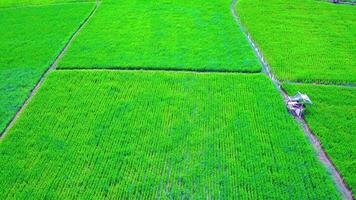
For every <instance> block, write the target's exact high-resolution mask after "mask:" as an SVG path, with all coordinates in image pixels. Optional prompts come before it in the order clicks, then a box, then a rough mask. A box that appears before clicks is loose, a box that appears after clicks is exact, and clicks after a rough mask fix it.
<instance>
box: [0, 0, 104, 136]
mask: <svg viewBox="0 0 356 200" xmlns="http://www.w3.org/2000/svg"><path fill="white" fill-rule="evenodd" d="M99 5H100V1H99V0H96V2H95V5H94V7H93V9H92V10H91V11H90V13H89V15H88V16H87V17H86V18H85V19H84V20H83V22H82V23H81V24H80V25H79V27H78V28H77V30H76V31H75V32H74V33H73V34H72V36H71V37H70V38H69V40H68V42H67V43H66V44H65V45H64V47H63V48H62V50H61V51H60V53H59V54H58V55H57V57H56V59H55V60H54V61H53V63H52V64H51V65H50V66H49V68H48V69H47V70H46V71H45V72H44V73H43V74H42V76H41V77H40V79H39V81H38V82H37V83H36V85H35V87H34V88H33V89H32V91H31V92H30V94H29V96H28V97H27V99H26V100H25V102H24V103H23V104H22V105H21V107H20V109H19V110H18V111H17V112H16V114H15V115H14V117H13V118H12V119H11V121H10V122H9V124H8V125H7V126H6V128H5V129H4V131H3V132H2V133H1V134H0V140H1V139H3V138H4V137H5V136H6V134H7V133H8V132H9V130H10V129H11V127H12V126H13V125H14V123H15V121H16V120H17V118H19V116H20V114H21V113H22V111H23V110H24V109H25V107H26V106H27V105H28V103H29V102H30V101H31V99H32V97H33V96H34V95H35V94H36V92H37V91H38V89H39V88H40V87H41V85H42V83H43V81H44V80H45V78H46V77H47V76H48V75H49V73H50V72H51V71H53V70H55V69H56V67H57V64H58V62H59V61H60V60H61V59H62V57H63V56H64V54H65V53H66V52H67V50H68V48H69V46H70V45H71V44H72V42H73V41H74V39H75V38H76V37H77V36H78V34H79V33H80V31H81V30H82V29H83V28H84V26H85V25H86V24H87V23H88V21H89V20H90V19H91V17H92V16H93V15H94V13H95V12H96V10H97V9H98V7H99Z"/></svg>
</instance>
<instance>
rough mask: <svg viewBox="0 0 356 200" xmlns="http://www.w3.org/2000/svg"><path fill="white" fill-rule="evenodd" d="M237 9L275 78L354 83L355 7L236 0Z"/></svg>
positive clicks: (312, 0) (301, 0)
mask: <svg viewBox="0 0 356 200" xmlns="http://www.w3.org/2000/svg"><path fill="white" fill-rule="evenodd" d="M236 8H237V13H238V15H239V16H240V18H241V20H242V23H243V24H244V25H245V26H246V27H247V30H248V31H249V33H250V34H251V36H252V38H253V39H254V40H255V42H256V43H257V44H258V46H259V47H260V49H261V51H262V53H263V54H264V56H265V58H266V60H267V62H268V64H269V65H270V66H271V71H272V72H273V73H274V74H275V75H276V76H277V78H278V79H280V80H292V81H303V82H328V83H330V82H333V83H356V59H355V55H356V34H355V33H356V14H355V13H356V7H355V6H351V5H336V4H332V3H330V2H326V1H325V2H324V1H318V0H270V1H265V0H238V3H237V6H236Z"/></svg>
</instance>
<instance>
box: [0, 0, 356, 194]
mask: <svg viewBox="0 0 356 200" xmlns="http://www.w3.org/2000/svg"><path fill="white" fill-rule="evenodd" d="M100 3H101V1H100V0H96V3H95V6H94V8H93V9H92V10H91V12H90V13H89V15H88V16H87V17H86V18H85V19H84V21H83V22H82V23H81V24H80V26H79V27H78V29H77V30H76V31H75V32H74V33H73V35H72V36H71V37H70V39H69V40H68V42H67V43H66V44H65V46H64V47H63V49H62V50H61V52H60V53H59V55H58V56H57V57H56V59H55V60H54V62H53V63H52V64H51V65H50V67H49V68H48V69H47V70H46V72H44V74H43V75H42V76H41V78H40V79H39V81H38V82H37V84H36V85H35V87H34V88H33V90H32V91H31V93H30V94H29V96H28V98H27V99H26V100H25V102H24V103H23V104H22V105H21V107H20V108H19V110H18V111H17V113H16V114H15V116H14V117H13V118H12V120H11V121H10V122H9V124H8V125H7V126H6V128H5V130H4V131H3V132H2V133H1V135H0V140H1V139H2V138H3V137H5V135H6V134H7V133H8V131H9V130H10V129H11V127H12V126H13V125H14V123H15V121H16V120H17V119H18V117H19V116H20V115H21V113H22V111H23V110H24V108H25V107H26V106H27V105H28V103H29V102H30V101H31V99H32V97H33V96H34V95H35V94H36V92H37V91H38V89H39V88H40V86H41V85H42V83H43V81H44V80H45V78H46V77H47V76H48V74H49V73H50V72H51V71H53V70H83V71H88V70H95V71H120V70H121V71H123V70H129V71H167V72H169V71H174V72H187V71H188V72H189V71H190V72H192V73H251V72H234V71H214V70H202V71H199V70H197V71H194V70H184V69H183V70H182V69H159V68H140V67H137V68H129V69H125V68H105V69H87V68H86V69H83V68H71V69H56V66H57V64H58V62H59V61H60V60H61V59H62V57H63V56H64V55H65V53H66V52H67V50H68V48H69V46H70V45H71V44H72V42H73V41H74V40H75V38H76V37H77V36H78V34H79V33H80V31H81V30H82V29H83V28H84V27H85V25H86V24H87V23H88V22H89V20H90V19H91V18H92V16H93V15H94V14H95V12H96V11H97V9H98V7H99V6H100ZM236 4H237V0H233V1H232V3H231V7H230V9H231V13H232V16H233V18H234V20H235V22H236V23H237V25H238V27H239V28H240V30H241V31H242V32H243V33H244V34H245V36H246V38H247V40H248V42H249V43H250V45H251V47H252V48H253V50H254V52H255V54H256V55H257V57H258V59H259V60H260V62H261V64H262V71H261V72H262V73H264V74H266V75H267V76H268V77H269V78H270V80H271V81H272V82H273V84H274V85H275V87H276V89H277V90H278V92H279V93H280V94H281V96H282V97H283V99H284V101H285V103H286V102H287V99H288V94H287V93H286V92H285V91H284V90H283V89H282V87H281V84H282V82H280V81H278V80H277V79H276V78H275V76H274V75H273V74H272V73H271V71H270V67H269V65H268V64H267V62H266V60H265V59H264V57H263V55H262V53H261V51H260V50H259V48H258V46H257V44H256V43H255V42H254V41H253V39H252V37H251V36H250V34H249V33H248V32H247V29H246V28H245V27H244V25H243V24H242V22H241V21H240V18H239V17H238V15H237V13H236V10H235V7H236ZM283 83H291V84H303V83H302V82H290V81H285V82H283ZM310 84H315V85H329V84H321V83H310ZM330 85H331V84H330ZM333 86H340V87H356V84H340V85H336V84H333ZM294 119H295V120H296V121H297V123H298V124H299V125H300V126H301V128H302V129H303V131H304V133H305V135H306V136H307V137H308V139H309V140H310V142H311V144H312V146H313V148H314V150H315V152H316V154H317V156H318V158H319V160H320V161H321V162H322V163H323V164H324V166H325V167H326V168H327V169H328V171H329V173H330V174H331V176H332V178H333V181H334V183H335V185H336V187H337V189H338V191H339V192H340V193H341V195H342V197H343V198H344V199H348V200H353V199H354V198H353V194H352V192H351V190H350V189H349V188H348V187H347V186H346V184H345V182H344V180H343V178H342V177H341V175H340V173H339V172H338V171H337V169H336V167H335V166H334V164H333V163H332V161H331V160H330V158H329V157H328V156H327V154H326V153H325V151H324V149H323V147H322V145H321V143H320V141H319V140H318V139H317V138H316V136H315V135H314V134H313V133H312V131H311V130H310V128H309V126H308V124H307V122H306V121H305V119H304V118H298V117H294Z"/></svg>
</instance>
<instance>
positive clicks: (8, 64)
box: [0, 4, 93, 132]
mask: <svg viewBox="0 0 356 200" xmlns="http://www.w3.org/2000/svg"><path fill="white" fill-rule="evenodd" d="M92 7H93V4H70V5H57V6H41V7H36V8H34V7H33V8H16V9H1V10H0V27H1V28H0V35H1V37H0V52H1V53H0V80H1V82H0V132H2V131H3V129H4V128H5V126H6V124H7V123H9V121H10V119H11V118H12V117H13V115H14V114H15V113H16V111H17V110H18V109H19V107H20V105H21V104H22V103H23V102H24V100H25V99H26V97H27V96H28V95H29V93H30V91H31V90H32V89H33V87H34V85H35V84H36V82H37V81H38V80H39V79H40V77H41V75H42V74H43V73H44V71H45V70H46V69H47V68H48V67H49V66H50V64H51V63H52V62H53V61H54V59H55V58H56V56H57V55H58V54H59V52H60V51H61V49H62V48H63V47H64V45H65V44H66V42H67V41H68V39H69V38H70V36H71V35H72V34H73V33H74V32H75V30H76V29H77V27H78V26H79V24H80V23H81V22H82V21H83V20H84V18H85V17H86V16H87V14H88V13H89V11H90V9H92Z"/></svg>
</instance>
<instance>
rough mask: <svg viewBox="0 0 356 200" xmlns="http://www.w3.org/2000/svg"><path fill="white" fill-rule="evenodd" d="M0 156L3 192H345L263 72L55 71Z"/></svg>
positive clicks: (330, 195)
mask: <svg viewBox="0 0 356 200" xmlns="http://www.w3.org/2000/svg"><path fill="white" fill-rule="evenodd" d="M0 155H1V159H0V165H1V166H2V167H1V168H0V174H1V176H0V182H1V183H2V184H0V198H1V199H6V198H10V199H11V198H15V199H24V198H28V197H31V198H34V199H47V198H50V199H62V198H69V199H73V198H79V199H102V198H113V199H138V198H140V199H141V198H142V199H151V198H163V199H165V198H173V199H177V198H179V199H181V198H194V199H195V198H198V199H200V198H209V199H212V198H218V199H231V198H240V199H280V198H282V199H285V198H292V199H308V198H310V199H318V198H320V199H338V198H340V196H339V194H338V193H337V191H336V189H335V187H334V185H333V182H332V181H331V178H330V176H328V174H327V172H326V169H325V168H324V167H323V166H322V165H321V163H320V162H319V161H318V160H317V158H316V156H315V153H314V151H313V150H312V147H311V146H310V145H309V142H308V141H307V139H306V137H305V136H304V134H303V133H302V131H301V129H300V128H299V127H298V125H297V124H296V123H295V122H294V120H293V118H292V117H291V116H290V115H289V114H288V113H287V112H286V111H285V107H284V105H283V103H282V101H281V96H280V95H279V94H278V92H277V91H276V90H275V88H274V86H273V85H272V83H271V82H270V81H269V79H268V78H267V77H266V76H264V75H261V74H256V75H239V74H215V73H207V74H196V73H181V72H180V73H172V72H129V71H128V72H105V71H101V72H98V71H54V72H52V73H51V74H50V76H49V77H48V78H47V79H46V81H45V82H44V84H43V86H42V87H41V88H40V89H39V91H38V93H37V94H36V95H35V96H34V98H33V99H32V101H31V102H30V104H29V105H28V106H27V107H26V109H25V110H24V112H23V114H22V115H21V118H19V119H18V121H17V122H16V124H15V125H14V127H13V128H12V129H11V131H10V132H9V133H8V134H7V135H6V136H5V138H4V139H3V140H1V142H0Z"/></svg>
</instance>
